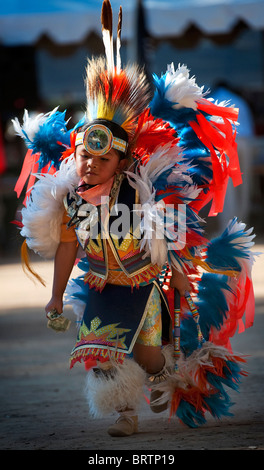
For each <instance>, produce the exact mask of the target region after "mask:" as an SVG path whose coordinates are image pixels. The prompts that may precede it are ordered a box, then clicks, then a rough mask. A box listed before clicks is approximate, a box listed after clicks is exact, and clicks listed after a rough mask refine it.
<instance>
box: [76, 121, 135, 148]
mask: <svg viewBox="0 0 264 470" xmlns="http://www.w3.org/2000/svg"><path fill="white" fill-rule="evenodd" d="M80 144H83V145H84V147H85V150H86V151H87V152H88V153H90V154H92V155H104V154H106V153H107V152H109V151H110V150H111V148H114V149H116V150H119V151H120V152H123V153H126V150H127V142H125V141H124V140H122V139H120V138H118V137H116V136H114V135H113V133H112V132H111V130H110V129H109V128H108V127H107V126H104V125H103V124H92V125H91V126H89V127H88V128H87V129H86V130H85V131H84V132H79V133H78V134H77V136H76V141H75V146H77V145H80Z"/></svg>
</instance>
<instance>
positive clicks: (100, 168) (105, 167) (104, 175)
mask: <svg viewBox="0 0 264 470" xmlns="http://www.w3.org/2000/svg"><path fill="white" fill-rule="evenodd" d="M75 161H76V171H77V174H78V176H79V177H80V178H82V179H83V181H84V182H85V183H86V184H89V185H96V184H103V183H106V182H107V181H108V180H109V179H110V178H112V177H113V176H114V175H115V174H116V173H120V172H122V171H123V169H124V168H125V165H126V160H125V159H124V160H123V159H122V160H120V157H119V154H118V152H116V150H114V149H111V150H110V151H109V152H108V153H106V154H105V155H96V156H95V155H91V154H89V153H88V152H87V150H86V149H85V147H84V145H78V146H77V147H76V149H75Z"/></svg>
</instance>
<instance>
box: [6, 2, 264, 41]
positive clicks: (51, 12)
mask: <svg viewBox="0 0 264 470" xmlns="http://www.w3.org/2000/svg"><path fill="white" fill-rule="evenodd" d="M137 3H138V1H137V0H112V1H111V4H112V8H113V11H114V15H115V21H116V19H117V12H118V9H119V5H120V4H122V8H123V12H124V15H123V33H122V34H123V38H124V39H127V40H131V39H132V38H133V37H134V31H135V28H134V26H135V12H136V7H137ZM143 5H144V8H145V12H146V18H147V26H148V31H149V33H150V35H151V36H152V37H153V38H157V39H159V38H162V37H173V36H180V35H182V34H183V33H184V32H185V31H186V29H187V28H188V27H189V26H190V25H194V26H196V27H197V28H198V29H199V30H200V31H201V32H203V33H204V34H207V35H208V34H227V33H229V32H230V31H231V30H232V28H233V27H234V26H235V25H236V24H237V23H238V22H240V21H242V22H244V23H245V24H246V25H248V27H250V28H253V29H256V30H262V29H264V0H144V1H143ZM101 6H102V0H38V1H36V0H8V1H6V2H1V5H0V44H2V45H7V46H18V45H32V44H34V43H36V42H37V41H38V40H39V39H40V38H41V37H42V36H43V35H45V36H47V37H49V38H50V39H51V40H52V41H54V42H55V43H56V44H60V45H66V44H77V43H80V42H81V41H82V40H84V39H85V37H87V36H88V35H89V34H91V33H98V34H100V31H101V23H100V10H101Z"/></svg>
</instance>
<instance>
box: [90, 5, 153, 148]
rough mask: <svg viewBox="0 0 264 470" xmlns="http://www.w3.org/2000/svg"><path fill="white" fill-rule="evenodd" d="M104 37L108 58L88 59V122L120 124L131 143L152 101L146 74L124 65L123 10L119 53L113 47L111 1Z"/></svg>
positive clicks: (104, 15) (103, 18)
mask: <svg viewBox="0 0 264 470" xmlns="http://www.w3.org/2000/svg"><path fill="white" fill-rule="evenodd" d="M101 21H102V35H103V41H104V46H105V57H99V58H92V59H90V60H88V65H87V68H86V96H87V105H86V115H87V120H88V122H93V121H94V120H98V119H100V120H101V119H102V120H106V121H111V122H113V123H115V124H117V125H119V126H120V127H121V128H122V129H123V130H124V131H125V132H126V133H127V136H128V142H131V141H132V140H133V137H134V133H135V129H136V120H137V118H138V116H139V115H140V113H142V111H143V110H144V109H145V108H146V106H147V105H148V103H149V100H150V90H149V85H148V82H147V79H146V76H145V74H144V71H143V70H142V69H140V68H139V67H138V66H137V65H130V66H126V67H125V68H122V66H121V56H120V47H121V28H122V8H121V7H120V10H119V18H118V27H117V40H116V54H114V44H113V18H112V8H111V4H110V2H109V0H104V2H103V6H102V14H101Z"/></svg>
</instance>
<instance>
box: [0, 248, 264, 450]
mask: <svg viewBox="0 0 264 470" xmlns="http://www.w3.org/2000/svg"><path fill="white" fill-rule="evenodd" d="M256 251H262V253H264V246H256ZM34 265H35V266H34V267H35V269H36V270H37V271H38V272H39V274H41V275H42V277H43V278H44V279H45V280H46V282H47V287H46V288H44V287H42V286H41V285H39V284H34V283H33V282H32V281H31V280H30V279H28V278H27V277H26V276H25V274H24V273H23V271H22V268H21V266H20V263H19V262H17V261H14V260H13V261H11V262H4V263H2V264H1V265H0V291H1V297H0V298H1V305H0V337H1V342H0V351H1V355H0V377H1V391H0V417H1V435H0V449H1V450H63V451H64V450H86V451H88V453H87V455H90V454H89V452H92V451H96V452H97V453H98V455H99V454H100V455H101V454H102V453H107V451H109V452H110V451H122V450H126V451H130V452H132V451H134V452H140V451H141V452H145V453H146V452H148V453H151V454H153V453H155V452H156V453H160V452H161V451H171V452H176V451H177V450H249V451H253V450H264V400H263V386H264V380H263V379H264V368H263V358H264V343H263V331H264V282H263V281H264V270H263V268H264V255H261V256H259V257H258V258H257V259H256V263H255V265H254V269H253V279H254V285H255V293H256V316H255V324H254V326H253V327H252V328H250V329H248V330H247V331H246V333H243V334H239V335H236V337H235V338H234V340H233V342H232V345H233V349H234V350H235V351H238V352H241V353H243V354H247V355H249V357H248V364H247V370H248V372H249V376H248V377H247V378H245V379H243V380H242V384H241V388H240V393H236V392H232V393H231V396H232V399H233V400H234V402H235V405H234V406H233V407H232V412H233V414H234V416H233V417H226V418H224V419H223V420H221V421H217V420H215V419H213V418H211V417H208V422H207V424H206V425H204V426H203V427H201V428H199V429H190V428H187V427H184V426H183V425H181V424H180V423H179V422H178V421H177V419H176V418H173V419H172V420H169V419H168V415H167V412H164V413H161V414H160V415H155V414H153V413H151V411H150V410H149V408H148V405H147V403H146V402H143V404H142V409H141V412H140V417H139V433H138V434H135V435H132V436H130V437H126V438H114V437H110V436H109V435H108V434H107V428H108V426H109V425H110V424H111V423H112V422H113V421H114V419H115V417H114V415H113V416H109V417H108V418H105V419H102V420H94V419H91V418H90V417H89V413H88V409H87V404H86V401H85V398H84V377H85V371H84V368H83V366H82V365H79V364H78V365H76V366H75V367H74V368H73V369H72V370H70V369H69V366H68V358H69V353H70V351H71V348H72V346H73V344H74V342H75V335H76V329H75V325H74V315H73V313H72V311H71V310H70V309H68V310H66V315H67V316H68V317H69V318H71V320H72V324H71V327H70V330H69V331H68V332H66V333H55V332H54V331H52V330H50V329H48V328H47V326H46V318H45V314H44V306H45V304H46V303H47V301H48V300H49V295H50V289H51V279H52V271H53V268H52V264H51V263H49V262H41V261H39V262H36V263H35V262H34ZM91 455H92V454H91Z"/></svg>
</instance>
